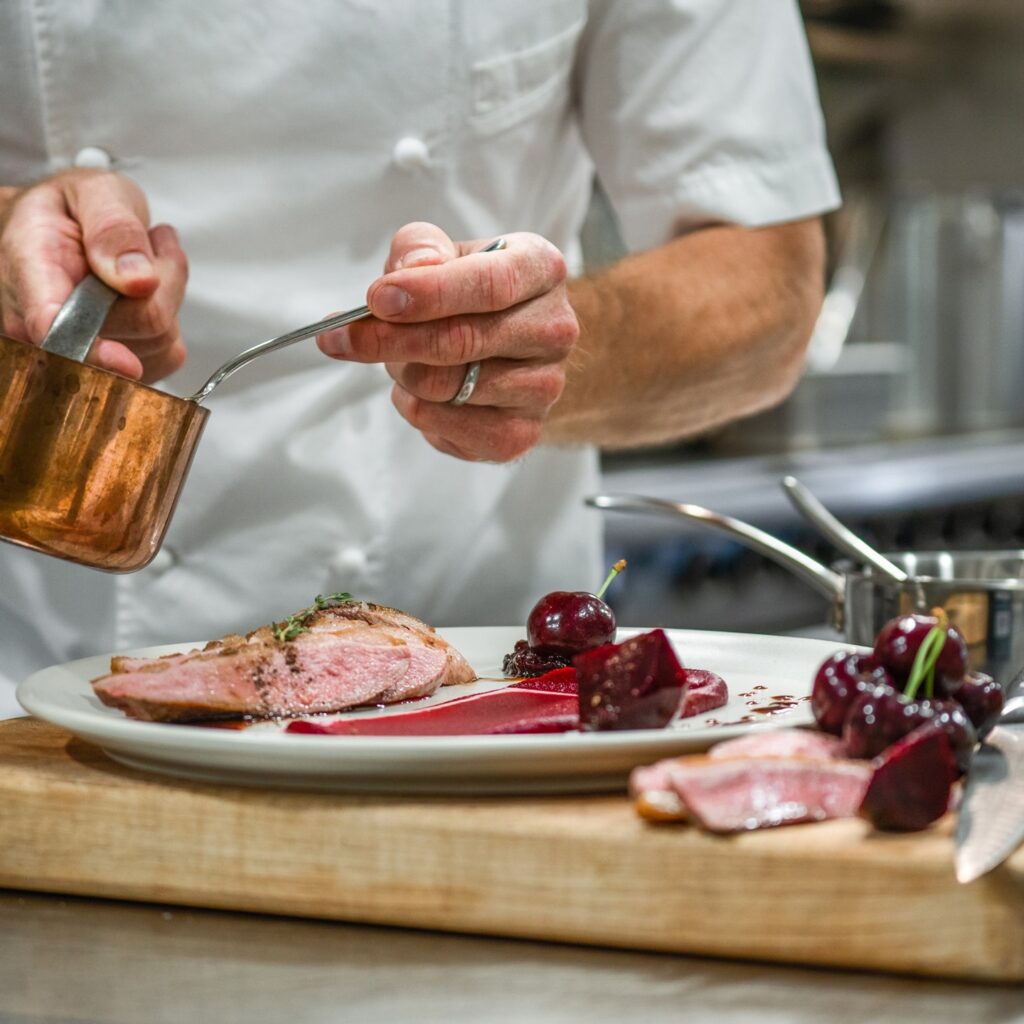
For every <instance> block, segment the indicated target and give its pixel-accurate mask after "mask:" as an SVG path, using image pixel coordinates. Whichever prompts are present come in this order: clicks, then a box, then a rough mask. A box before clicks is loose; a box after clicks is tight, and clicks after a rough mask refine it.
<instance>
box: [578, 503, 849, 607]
mask: <svg viewBox="0 0 1024 1024" xmlns="http://www.w3.org/2000/svg"><path fill="white" fill-rule="evenodd" d="M586 503H587V504H588V505H592V506H593V507H594V508H602V509H614V510H615V511H618V512H658V513H662V514H665V515H673V516H679V517H681V518H683V519H687V520H689V521H690V522H694V523H699V524H701V525H703V526H709V527H711V528H712V529H714V530H719V531H721V532H722V533H727V534H729V535H730V536H732V537H735V538H736V539H737V540H740V541H741V542H742V543H744V544H745V545H746V546H747V547H748V548H753V549H754V550H755V551H759V552H760V553H761V554H762V555H764V556H765V557H766V558H770V559H771V560H772V561H773V562H777V563H778V564H779V565H781V566H782V567H783V568H784V569H789V570H790V572H792V573H793V574H794V575H796V576H799V577H800V579H802V580H803V581H804V582H805V583H808V584H810V585H811V586H812V587H814V588H815V590H817V591H819V592H820V593H822V594H824V595H825V596H826V597H827V598H829V599H830V600H831V601H833V602H834V603H835V606H836V618H837V620H840V621H841V611H842V606H843V603H844V601H845V597H846V581H845V579H844V578H843V577H842V576H840V575H839V573H837V572H833V571H832V570H831V569H826V568H825V566H823V565H822V564H821V563H820V562H817V561H815V560H814V559H813V558H811V557H810V556H809V555H805V554H804V553H803V552H802V551H800V550H799V549H798V548H795V547H793V546H792V545H790V544H787V543H786V542H785V541H782V540H779V539H778V538H777V537H773V536H772V535H771V534H770V533H765V532H764V530H759V529H758V528H757V527H756V526H750V525H749V524H748V523H744V522H742V521H741V520H739V519H733V518H731V517H730V516H722V515H718V513H716V512H711V511H710V510H708V509H706V508H703V507H702V506H700V505H684V504H682V503H681V502H676V501H666V500H665V499H663V498H648V497H644V496H642V495H638V494H595V495H593V496H592V497H589V498H587V499H586Z"/></svg>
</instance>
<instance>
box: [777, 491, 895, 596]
mask: <svg viewBox="0 0 1024 1024" xmlns="http://www.w3.org/2000/svg"><path fill="white" fill-rule="evenodd" d="M782 487H783V489H784V490H785V492H786V494H787V495H788V497H789V500H790V501H792V502H793V504H794V505H795V506H796V507H797V509H798V511H800V512H802V513H803V514H804V515H805V516H806V517H807V518H808V519H809V520H810V521H811V523H813V524H814V526H816V527H817V528H818V529H819V530H820V531H821V532H822V533H823V534H824V535H825V536H826V537H827V538H828V539H829V540H830V541H832V543H833V544H835V545H836V547H837V548H839V549H840V550H841V551H844V552H845V553H846V554H848V555H851V556H852V557H853V558H856V559H858V560H859V561H862V562H866V563H867V564H868V565H870V566H871V567H872V568H873V569H877V570H878V571H879V572H880V573H882V574H884V575H885V576H888V577H889V579H892V580H896V581H897V582H898V583H905V582H906V581H907V580H908V579H909V578H910V577H909V576H907V574H906V573H905V572H904V571H903V570H902V569H901V568H900V567H899V566H898V565H895V564H894V563H892V562H890V561H889V559H888V558H886V557H885V556H884V555H882V554H879V552H877V551H876V550H875V549H874V548H873V547H871V546H870V545H869V544H867V543H866V542H865V541H864V540H862V539H861V538H860V537H858V536H857V534H855V533H854V532H853V531H852V530H850V529H848V528H847V527H845V526H843V524H842V523H841V522H840V521H839V520H838V519H836V517H835V516H834V515H832V513H831V512H829V510H828V509H827V508H825V506H824V505H822V503H821V502H820V501H818V499H817V498H816V497H815V496H814V495H813V494H811V492H810V491H809V490H807V488H806V487H804V485H803V484H802V483H800V481H799V480H797V479H796V477H793V476H787V477H784V478H783V480H782Z"/></svg>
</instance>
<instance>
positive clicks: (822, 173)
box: [576, 0, 839, 249]
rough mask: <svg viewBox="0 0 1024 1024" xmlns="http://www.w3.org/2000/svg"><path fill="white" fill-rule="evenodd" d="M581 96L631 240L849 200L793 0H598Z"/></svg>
mask: <svg viewBox="0 0 1024 1024" xmlns="http://www.w3.org/2000/svg"><path fill="white" fill-rule="evenodd" d="M576 74H577V79H576V89H577V102H578V103H579V108H580V109H579V114H580V125H581V131H582V135H583V140H584V143H585V144H586V146H587V149H588V150H589V152H590V154H591V158H592V159H593V161H594V165H595V167H596V171H597V175H598V177H599V179H600V180H601V184H602V186H603V187H604V189H605V191H606V192H607V194H608V196H609V198H610V200H611V203H612V205H613V207H614V208H615V212H616V214H617V216H618V218H619V221H620V223H621V227H622V233H623V237H624V239H625V241H626V243H627V244H628V245H629V247H630V248H631V249H646V248H650V247H651V246H654V245H660V244H661V243H663V242H665V241H667V240H668V239H669V238H670V237H671V236H673V235H674V234H677V233H680V232H682V231H686V230H688V229H692V228H695V227H699V226H701V225H703V224H707V223H710V222H723V221H724V222H728V223H737V224H743V225H746V226H762V225H766V224H772V223H780V222H783V221H787V220H796V219H799V218H801V217H809V216H812V215H814V214H818V213H822V212H824V211H826V210H829V209H833V208H835V207H836V206H837V205H838V204H839V188H838V185H837V183H836V177H835V171H834V169H833V166H832V161H831V158H830V157H829V153H828V148H827V145H826V142H825V128H824V119H823V117H822V113H821V107H820V104H819V102H818V93H817V85H816V82H815V78H814V71H813V66H812V63H811V58H810V53H809V49H808V46H807V39H806V35H805V33H804V27H803V22H802V20H801V17H800V13H799V9H798V7H797V5H796V3H795V2H793V0H629V2H625V0H591V18H590V20H589V23H588V26H587V29H586V31H585V33H584V36H583V38H582V39H581V42H580V49H579V54H578V62H577V72H576Z"/></svg>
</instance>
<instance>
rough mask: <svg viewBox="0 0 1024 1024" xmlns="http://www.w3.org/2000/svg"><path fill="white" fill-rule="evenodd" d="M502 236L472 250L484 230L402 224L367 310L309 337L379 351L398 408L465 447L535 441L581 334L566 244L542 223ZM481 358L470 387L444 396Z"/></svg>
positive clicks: (344, 351) (433, 439)
mask: <svg viewBox="0 0 1024 1024" xmlns="http://www.w3.org/2000/svg"><path fill="white" fill-rule="evenodd" d="M504 237H505V239H506V241H507V243H508V247H507V249H505V250H501V251H495V252H480V250H481V249H482V248H483V247H484V246H485V245H486V244H487V243H486V241H475V242H453V241H452V240H451V239H450V238H449V237H448V236H447V235H446V234H445V233H444V232H443V231H441V229H440V228H437V227H435V226H433V225H432V224H408V225H406V226H405V227H404V228H402V229H400V230H399V231H398V232H397V233H396V234H395V237H394V239H393V240H392V243H391V252H390V254H389V256H388V259H387V263H386V265H385V268H384V271H385V272H384V275H383V276H382V277H380V278H378V279H377V280H376V281H375V282H374V283H373V284H372V285H371V286H370V288H369V291H368V292H367V300H366V301H367V305H368V306H369V307H370V310H371V311H372V313H373V318H371V319H369V320H363V321H360V322H357V323H354V324H351V325H349V326H348V327H343V328H341V329H339V330H337V331H331V332H328V333H327V334H323V335H321V336H320V337H319V339H318V342H317V343H318V345H319V346H320V349H321V351H323V352H324V353H325V354H326V355H329V356H333V357H335V358H338V359H349V360H353V361H356V362H363V363H384V364H385V366H386V367H387V371H388V373H389V374H390V376H391V378H392V379H393V380H394V381H395V387H394V389H393V392H392V401H393V402H394V404H395V407H396V408H397V409H398V411H399V412H400V413H401V414H402V416H404V417H405V419H406V420H408V422H409V423H410V424H412V426H414V427H415V428H416V429H417V430H419V431H420V432H421V433H422V434H423V436H424V437H425V438H426V439H427V441H429V442H430V444H432V445H433V446H434V447H435V448H437V449H438V450H439V451H442V452H445V453H447V454H449V455H454V456H456V457H457V458H461V459H467V460H474V461H492V462H507V461H509V460H512V459H515V458H518V457H519V456H521V455H523V454H525V453H526V452H527V451H529V450H530V449H531V448H532V447H533V446H534V445H535V444H537V442H538V441H539V440H540V437H541V432H542V429H543V425H544V420H545V418H546V416H547V413H548V410H549V409H550V408H551V406H552V405H553V404H554V403H555V402H556V401H557V399H558V397H559V396H560V395H561V393H562V388H563V387H564V386H565V366H566V359H567V357H568V355H569V352H570V351H571V349H572V346H573V344H574V343H575V341H576V338H577V336H578V334H579V326H578V324H577V321H576V316H575V314H574V313H573V310H572V307H571V306H570V305H569V300H568V297H567V294H566V287H565V273H566V271H565V260H564V259H563V258H562V254H561V253H560V252H559V251H558V250H557V249H556V248H555V247H554V246H553V245H552V244H551V243H550V242H547V241H545V240H544V239H543V238H541V237H540V236H539V235H532V234H525V233H524V234H510V235H506V236H504ZM477 361H479V362H481V363H482V365H481V368H480V377H479V380H478V382H477V385H476V388H475V389H474V391H473V394H472V396H471V397H470V399H469V401H468V402H467V403H466V404H465V405H461V406H454V405H451V404H450V403H451V400H452V398H454V397H455V395H456V394H457V393H458V391H459V389H460V387H461V385H462V382H463V379H464V378H465V376H466V369H467V366H468V364H471V363H473V362H477Z"/></svg>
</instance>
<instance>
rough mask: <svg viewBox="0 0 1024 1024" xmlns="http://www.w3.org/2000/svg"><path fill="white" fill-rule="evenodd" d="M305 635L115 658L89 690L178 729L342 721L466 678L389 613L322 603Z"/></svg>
mask: <svg viewBox="0 0 1024 1024" xmlns="http://www.w3.org/2000/svg"><path fill="white" fill-rule="evenodd" d="M305 625H306V627H307V630H308V632H304V633H300V634H299V635H298V636H296V637H295V638H294V639H292V640H288V641H281V640H278V639H277V637H276V636H275V635H274V631H273V628H272V627H271V626H262V627H260V628H259V629H257V630H254V631H253V632H252V633H249V634H247V635H246V636H237V635H232V636H227V637H224V638H223V639H221V640H214V641H211V642H210V643H208V644H207V645H206V647H204V648H203V649H202V650H196V651H189V652H188V653H185V654H175V655H168V656H166V657H163V658H151V659H146V658H124V657H115V658H113V659H112V660H111V673H110V674H109V675H106V676H102V677H100V678H98V679H94V680H93V681H92V686H93V690H94V691H95V693H96V694H97V696H98V697H99V698H100V700H101V701H103V703H104V704H108V705H110V706H112V707H116V708H119V709H121V710H122V711H124V713H125V714H126V715H128V716H129V717H130V718H137V719H143V720H146V721H159V722H176V721H177V722H181V721H200V720H204V719H216V718H229V717H238V716H243V715H245V716H252V717H254V718H276V717H290V716H294V715H305V714H319V713H326V712H332V711H342V710H344V709H346V708H351V707H357V706H360V705H363V704H370V703H391V702H394V701H400V700H406V699H409V698H412V697H421V696H424V695H427V694H430V693H433V692H434V691H435V690H436V689H437V688H438V687H440V686H443V685H448V684H451V683H465V682H470V681H471V680H473V679H474V678H476V673H475V672H474V671H473V669H472V668H471V667H470V665H469V664H468V663H467V662H466V660H465V658H463V656H462V655H461V654H460V653H459V652H458V651H456V650H455V649H454V648H453V647H452V646H451V645H450V644H448V643H446V642H445V641H444V640H443V639H442V638H441V637H439V636H438V635H437V633H435V632H434V630H433V629H432V628H431V627H430V626H428V625H426V624H425V623H423V622H421V621H420V620H419V619H415V618H413V617H412V616H410V615H406V614H405V613H404V612H400V611H397V610H396V609H393V608H385V607H382V606H379V605H373V604H368V603H365V602H359V601H346V602H331V603H329V604H327V605H326V606H325V607H324V608H322V609H320V610H318V611H315V612H313V613H312V614H311V615H310V616H309V617H308V618H307V619H306V620H305Z"/></svg>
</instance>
